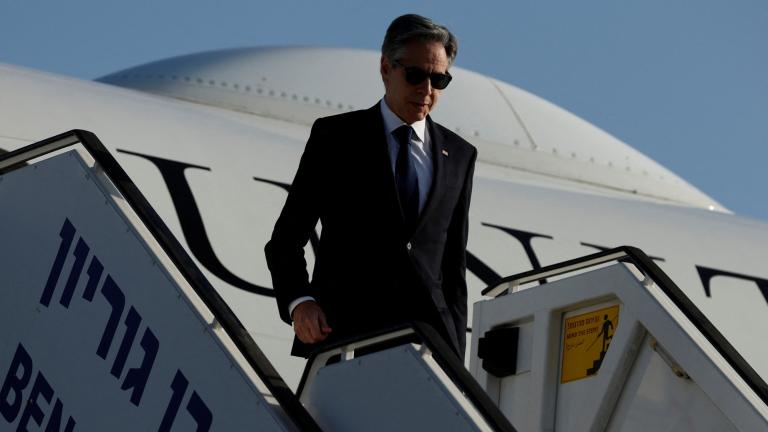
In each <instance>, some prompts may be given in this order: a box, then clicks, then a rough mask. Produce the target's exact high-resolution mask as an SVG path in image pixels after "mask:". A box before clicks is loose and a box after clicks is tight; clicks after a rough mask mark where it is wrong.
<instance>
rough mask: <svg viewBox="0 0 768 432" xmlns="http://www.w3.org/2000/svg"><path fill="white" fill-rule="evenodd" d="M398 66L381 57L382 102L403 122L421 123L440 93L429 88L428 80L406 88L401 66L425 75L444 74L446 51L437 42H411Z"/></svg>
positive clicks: (446, 58) (446, 67)
mask: <svg viewBox="0 0 768 432" xmlns="http://www.w3.org/2000/svg"><path fill="white" fill-rule="evenodd" d="M398 63H399V64H392V62H390V61H389V59H387V58H386V57H384V56H382V57H381V78H382V79H383V80H384V88H385V89H386V94H385V95H384V99H385V100H386V101H387V105H388V106H389V108H390V109H391V110H392V112H394V113H395V114H397V116H398V117H400V119H401V120H403V121H404V122H406V123H408V124H410V123H414V122H416V121H419V120H423V119H424V118H426V117H427V114H429V112H430V111H432V109H433V108H434V107H435V105H436V104H437V99H438V98H439V97H440V92H441V90H438V89H436V88H434V87H432V84H431V83H430V81H429V78H427V79H425V80H424V81H422V82H421V83H419V84H416V85H413V84H409V83H408V82H407V81H406V80H405V69H404V68H403V66H404V67H412V66H415V67H418V68H421V69H423V70H425V71H426V72H428V73H446V72H448V56H447V55H446V54H445V48H444V47H443V44H441V43H440V42H417V41H414V42H411V43H409V44H408V45H406V49H405V54H404V55H403V57H402V58H400V59H398ZM401 65H402V66H401Z"/></svg>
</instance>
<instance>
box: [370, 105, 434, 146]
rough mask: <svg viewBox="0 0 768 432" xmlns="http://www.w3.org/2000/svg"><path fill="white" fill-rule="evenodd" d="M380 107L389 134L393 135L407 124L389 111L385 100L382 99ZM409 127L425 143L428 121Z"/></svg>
mask: <svg viewBox="0 0 768 432" xmlns="http://www.w3.org/2000/svg"><path fill="white" fill-rule="evenodd" d="M379 106H381V116H382V117H383V118H384V130H386V131H387V133H388V134H391V133H392V131H394V130H395V129H397V128H399V127H400V126H402V125H404V124H407V123H406V122H404V121H402V120H401V119H400V117H398V116H397V114H395V113H393V112H392V110H391V109H389V106H388V105H387V101H386V100H385V99H384V98H381V102H380V103H379ZM409 126H411V127H412V128H413V131H414V132H416V136H417V137H419V140H420V141H421V142H425V141H424V132H425V130H426V128H427V119H426V118H424V120H419V121H417V122H415V123H411V124H410V125H409Z"/></svg>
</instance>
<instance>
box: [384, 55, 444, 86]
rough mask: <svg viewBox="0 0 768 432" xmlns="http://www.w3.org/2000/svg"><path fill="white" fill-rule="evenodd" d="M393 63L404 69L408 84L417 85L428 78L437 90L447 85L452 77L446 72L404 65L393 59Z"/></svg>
mask: <svg viewBox="0 0 768 432" xmlns="http://www.w3.org/2000/svg"><path fill="white" fill-rule="evenodd" d="M394 63H395V64H396V65H398V66H400V67H402V68H403V69H405V81H406V82H408V84H410V85H419V84H421V83H423V82H424V80H425V79H427V78H429V82H430V84H432V87H434V88H436V89H438V90H443V89H444V88H446V87H448V84H449V83H450V82H451V79H453V77H452V76H451V74H449V73H448V72H446V73H429V72H427V71H425V70H424V69H422V68H420V67H416V66H405V65H404V64H402V63H400V61H398V60H395V61H394Z"/></svg>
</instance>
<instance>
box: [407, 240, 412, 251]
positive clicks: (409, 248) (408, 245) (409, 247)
mask: <svg viewBox="0 0 768 432" xmlns="http://www.w3.org/2000/svg"><path fill="white" fill-rule="evenodd" d="M411 247H413V246H411V242H408V244H406V245H405V248H406V249H408V250H411Z"/></svg>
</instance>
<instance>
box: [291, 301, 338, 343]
mask: <svg viewBox="0 0 768 432" xmlns="http://www.w3.org/2000/svg"><path fill="white" fill-rule="evenodd" d="M293 331H294V332H295V333H296V336H297V337H298V338H299V340H300V341H302V342H304V343H307V344H313V343H318V342H322V341H324V340H325V338H327V337H328V335H329V334H330V333H331V328H330V327H329V326H328V322H327V321H326V320H325V313H323V310H322V309H321V308H320V305H318V304H317V302H314V301H312V300H308V301H305V302H303V303H299V305H298V306H296V308H295V309H293Z"/></svg>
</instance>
